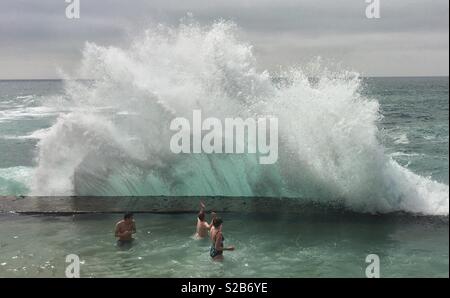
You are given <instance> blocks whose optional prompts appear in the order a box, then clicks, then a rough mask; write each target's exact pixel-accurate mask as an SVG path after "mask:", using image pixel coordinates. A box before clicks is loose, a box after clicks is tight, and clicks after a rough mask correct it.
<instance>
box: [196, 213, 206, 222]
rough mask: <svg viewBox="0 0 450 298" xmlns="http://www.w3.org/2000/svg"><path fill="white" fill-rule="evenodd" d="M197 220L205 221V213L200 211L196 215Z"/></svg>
mask: <svg viewBox="0 0 450 298" xmlns="http://www.w3.org/2000/svg"><path fill="white" fill-rule="evenodd" d="M197 217H198V219H200V221H205V212H204V211H200V212H199V213H198V215H197Z"/></svg>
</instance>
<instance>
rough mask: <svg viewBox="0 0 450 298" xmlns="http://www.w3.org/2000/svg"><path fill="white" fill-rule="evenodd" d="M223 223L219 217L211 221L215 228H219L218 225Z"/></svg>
mask: <svg viewBox="0 0 450 298" xmlns="http://www.w3.org/2000/svg"><path fill="white" fill-rule="evenodd" d="M222 223H223V220H222V219H221V218H220V217H215V218H214V220H213V226H214V227H215V228H218V227H220V225H221V224H222Z"/></svg>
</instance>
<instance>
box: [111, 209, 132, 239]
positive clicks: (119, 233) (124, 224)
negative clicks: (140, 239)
mask: <svg viewBox="0 0 450 298" xmlns="http://www.w3.org/2000/svg"><path fill="white" fill-rule="evenodd" d="M134 233H136V223H135V222H134V219H133V214H132V213H125V215H124V216H123V220H121V221H119V222H118V223H117V224H116V231H115V233H114V235H115V236H116V237H117V238H119V239H118V240H117V244H118V245H119V246H122V245H124V244H130V243H131V242H132V241H133V237H132V235H133V234H134Z"/></svg>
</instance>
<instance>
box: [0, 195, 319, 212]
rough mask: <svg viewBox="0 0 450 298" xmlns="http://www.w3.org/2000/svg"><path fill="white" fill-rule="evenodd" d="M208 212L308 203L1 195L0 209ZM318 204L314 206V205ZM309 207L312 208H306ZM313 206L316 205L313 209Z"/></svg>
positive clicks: (293, 208)
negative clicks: (204, 206) (203, 207)
mask: <svg viewBox="0 0 450 298" xmlns="http://www.w3.org/2000/svg"><path fill="white" fill-rule="evenodd" d="M200 201H203V202H204V203H205V204H206V207H207V211H211V210H213V211H217V212H258V213H259V212H271V213H277V212H283V213H296V212H299V211H301V210H302V209H304V208H305V207H306V206H305V205H308V206H309V207H311V206H310V205H311V204H305V203H301V200H298V199H289V198H247V197H245V198H243V197H84V196H83V197H15V196H3V197H0V212H3V213H7V212H15V213H27V214H33V213H35V214H39V213H42V214H51V213H54V214H77V213H116V212H125V211H130V212H136V213H139V212H155V213H176V212H197V211H198V210H199V203H200ZM316 207H317V206H316ZM308 209H309V210H311V208H308ZM313 209H315V208H313Z"/></svg>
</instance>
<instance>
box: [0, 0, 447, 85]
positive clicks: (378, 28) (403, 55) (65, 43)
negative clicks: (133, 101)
mask: <svg viewBox="0 0 450 298" xmlns="http://www.w3.org/2000/svg"><path fill="white" fill-rule="evenodd" d="M80 1H81V19H79V20H68V19H66V17H65V14H64V12H65V7H66V5H67V4H66V3H65V2H64V1H63V0H2V1H1V2H0V78H40V77H57V75H58V72H57V67H55V65H56V66H62V67H65V68H69V70H70V69H71V68H74V67H76V66H77V65H78V63H79V59H80V57H81V53H80V51H81V49H82V47H83V45H84V43H85V41H93V42H96V43H100V44H111V45H119V46H120V45H125V44H126V43H127V42H128V41H129V39H130V36H132V35H133V34H134V33H139V32H140V31H141V30H142V29H143V28H145V27H146V26H149V24H154V23H165V24H169V25H173V26H176V25H177V24H178V23H179V20H180V19H181V18H183V17H185V16H186V13H187V12H192V13H193V15H194V17H195V19H196V20H197V21H198V22H200V23H201V24H211V23H212V22H214V21H215V20H217V19H220V18H222V19H227V20H232V21H234V22H235V23H236V24H237V25H238V26H239V27H240V28H241V32H242V37H243V38H244V39H246V40H247V41H248V42H249V43H251V44H253V45H254V49H255V53H256V55H257V58H258V61H259V63H260V64H259V67H260V68H261V69H263V68H264V69H265V68H267V69H276V68H277V67H278V66H279V65H281V66H285V67H286V66H289V65H292V64H296V63H305V62H307V61H308V60H309V59H312V58H313V57H314V56H318V55H320V56H322V57H323V58H326V59H331V60H336V61H339V62H342V63H343V64H344V65H347V66H348V67H349V68H352V69H355V70H358V71H361V72H363V73H365V74H367V75H448V49H449V46H448V25H449V22H448V18H449V15H448V8H449V7H448V6H449V2H448V1H446V0H380V3H381V19H378V20H373V19H372V20H369V19H367V18H366V17H365V13H364V12H365V8H366V5H367V4H366V3H365V1H364V0H339V1H333V0H303V1H301V0H277V1H274V0H272V1H269V0H227V1H224V0H220V1H219V0H153V1H148V0H134V1H132V2H126V1H123V0H109V1H102V0H80ZM24 61H28V63H25V62H24Z"/></svg>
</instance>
